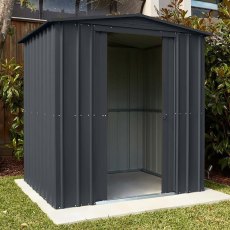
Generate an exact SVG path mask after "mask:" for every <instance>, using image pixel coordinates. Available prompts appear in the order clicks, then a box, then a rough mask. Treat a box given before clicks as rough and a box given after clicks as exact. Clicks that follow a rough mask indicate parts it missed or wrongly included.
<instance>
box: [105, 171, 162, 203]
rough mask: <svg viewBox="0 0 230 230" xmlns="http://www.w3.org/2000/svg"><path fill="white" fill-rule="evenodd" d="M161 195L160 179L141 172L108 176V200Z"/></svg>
mask: <svg viewBox="0 0 230 230" xmlns="http://www.w3.org/2000/svg"><path fill="white" fill-rule="evenodd" d="M160 193H161V178H160V177H157V176H153V175H151V174H148V173H144V172H141V171H138V172H127V173H114V174H109V175H108V197H107V199H108V200H114V199H124V198H128V197H137V196H142V195H150V194H160Z"/></svg>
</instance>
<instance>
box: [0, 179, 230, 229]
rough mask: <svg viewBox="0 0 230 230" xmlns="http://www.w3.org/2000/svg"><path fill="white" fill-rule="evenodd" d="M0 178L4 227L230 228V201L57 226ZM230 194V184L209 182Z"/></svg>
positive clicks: (0, 226) (0, 225) (0, 214)
mask: <svg viewBox="0 0 230 230" xmlns="http://www.w3.org/2000/svg"><path fill="white" fill-rule="evenodd" d="M16 178H18V177H2V178H1V177H0V229H1V230H5V229H10V230H13V229H21V228H25V229H26V228H27V229H39V230H40V229H47V230H49V229H119V230H120V229H138V230H140V229H144V230H146V229H183V230H187V229H208V230H209V229H221V230H224V229H228V230H229V229H230V201H225V202H221V203H218V204H212V205H199V206H194V207H190V208H179V209H172V210H163V211H158V212H152V213H144V214H140V215H132V216H126V217H121V218H110V219H106V220H98V221H91V222H83V223H80V224H74V225H68V226H55V225H54V224H53V223H52V222H51V221H50V220H49V219H48V218H47V217H46V215H45V214H43V213H42V211H40V209H39V208H38V206H37V205H36V204H34V203H33V202H31V201H30V200H29V198H27V196H26V195H25V194H24V193H23V192H22V191H21V190H20V188H18V187H17V185H16V184H15V183H14V179H16ZM206 186H207V187H209V188H212V189H215V190H218V191H221V192H225V193H228V194H230V187H229V186H224V185H218V184H215V183H212V182H206Z"/></svg>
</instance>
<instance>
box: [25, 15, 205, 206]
mask: <svg viewBox="0 0 230 230" xmlns="http://www.w3.org/2000/svg"><path fill="white" fill-rule="evenodd" d="M94 23H95V24H96V25H95V24H94ZM124 24H125V26H126V27H128V28H125V27H123V25H124ZM108 25H111V26H108ZM133 28H135V29H134V30H133ZM159 28H160V29H161V30H163V32H161V31H158V29H159ZM143 29H145V30H143ZM154 29H155V30H154ZM126 30H127V31H128V32H129V33H135V34H142V33H143V34H145V35H146V34H148V35H150V34H152V32H153V34H154V35H157V36H160V37H163V42H162V50H163V52H162V54H163V56H162V65H163V67H162V77H163V83H162V84H163V87H162V89H163V98H162V101H163V103H162V102H161V99H160V85H161V83H160V81H157V82H155V81H154V80H153V82H151V79H152V78H151V75H152V74H153V72H152V70H153V68H144V69H145V70H143V72H142V74H140V75H139V71H140V70H138V68H140V69H141V68H142V67H141V65H140V66H139V64H138V65H135V64H136V63H137V61H138V55H134V56H135V58H133V60H132V59H129V62H131V63H130V67H132V69H131V70H128V72H130V73H129V74H130V76H135V77H134V81H129V80H127V77H126V75H128V73H127V72H126V73H125V76H124V77H123V78H119V79H118V80H119V81H118V82H117V83H113V84H111V86H113V85H114V86H116V84H117V87H118V86H119V87H118V88H119V90H122V89H123V86H125V85H127V86H128V87H129V91H128V92H126V93H125V92H119V94H118V95H119V97H120V96H123V97H124V98H126V97H129V98H132V100H130V99H129V100H128V99H127V100H126V99H125V100H123V99H122V98H120V99H119V100H118V99H116V100H117V102H119V104H118V105H119V106H120V105H122V106H123V105H124V106H125V109H127V107H126V106H128V105H129V106H130V108H132V106H134V105H135V106H141V103H140V104H138V103H139V102H140V101H141V100H142V98H143V97H144V94H143V95H142V92H141V89H140V88H142V83H141V84H140V85H138V76H139V77H142V76H144V75H145V74H146V76H147V75H149V78H148V79H146V81H147V80H148V84H147V86H148V87H147V88H145V90H146V91H147V92H148V94H147V95H148V96H147V100H146V101H145V100H144V101H145V103H144V106H146V107H145V108H148V109H149V107H150V104H151V105H152V107H150V109H153V110H156V111H155V113H154V114H153V115H150V114H148V115H146V114H145V115H143V116H144V118H143V123H145V122H146V126H148V129H147V128H146V132H144V133H145V134H146V137H147V136H148V137H149V140H148V139H147V138H146V137H144V135H141V136H138V135H139V134H140V132H139V131H138V132H137V129H139V130H141V132H142V128H143V126H144V127H145V124H144V125H142V123H141V122H137V123H138V126H139V127H137V126H132V127H133V128H131V129H130V127H129V128H128V127H127V129H128V132H129V133H130V134H132V136H131V135H130V136H131V137H129V138H126V139H125V138H124V139H123V140H121V141H124V142H126V141H127V142H130V139H131V140H132V142H133V143H134V142H135V140H137V139H139V141H137V143H139V142H142V141H143V140H142V139H144V140H147V141H146V143H147V144H145V146H147V147H146V149H149V152H150V151H153V148H154V149H155V150H156V153H160V152H161V151H162V162H163V164H162V166H163V168H162V169H161V168H160V166H159V165H160V162H158V163H159V165H155V164H154V163H155V162H156V161H158V160H159V159H157V160H156V156H155V155H154V157H153V158H152V159H150V158H149V159H148V157H146V158H145V159H144V160H143V161H142V162H141V161H139V158H138V156H139V155H138V152H139V151H137V149H136V148H137V147H134V145H133V149H131V148H130V147H129V148H130V150H131V152H132V154H133V156H135V157H134V158H133V159H132V160H129V162H128V160H127V161H126V163H125V166H123V165H122V167H124V168H127V167H126V166H127V162H128V165H129V166H131V168H132V167H133V168H134V166H135V167H139V166H140V165H141V163H142V164H143V163H144V162H146V166H145V167H146V168H147V169H151V170H152V169H154V171H155V172H159V173H160V172H161V173H162V191H163V193H165V192H173V191H175V192H176V193H184V192H191V191H201V190H203V189H204V184H203V177H204V88H203V85H204V56H203V55H204V47H203V45H204V37H203V36H201V35H200V34H196V33H194V34H192V33H191V34H190V31H188V32H187V30H185V29H183V28H178V27H173V26H171V25H166V24H164V23H158V22H152V19H151V23H150V21H149V19H145V18H140V19H137V18H135V17H134V19H132V18H128V19H123V18H120V19H119V20H115V19H106V20H101V21H100V20H99V19H95V21H94V20H92V21H91V22H90V21H87V23H82V24H81V23H76V22H56V23H54V24H51V25H49V26H48V27H47V28H45V29H43V30H40V32H39V33H37V34H35V35H33V37H32V38H30V39H29V40H28V41H26V50H25V60H26V65H25V179H26V181H27V182H28V183H29V184H30V185H31V186H32V187H33V188H34V189H35V190H36V191H37V192H39V193H40V194H41V195H42V196H43V197H44V198H46V199H47V201H48V202H49V203H51V204H52V205H53V206H54V207H56V208H59V207H60V208H64V207H73V206H79V205H88V204H94V203H95V202H96V201H100V200H105V199H106V197H107V181H106V179H107V143H108V142H107V138H108V137H107V112H108V110H107V109H108V106H107V105H108V104H107V31H109V32H113V33H115V32H116V33H122V32H123V33H124V32H125V33H127V31H126ZM177 30H178V31H177ZM164 31H166V33H164ZM170 31H171V32H172V31H174V32H173V33H171V32H170ZM132 52H134V53H135V52H136V50H134V51H132ZM148 52H149V53H148ZM148 52H147V53H146V54H145V56H146V58H147V57H149V62H150V63H151V64H152V65H153V67H154V65H156V66H158V65H159V63H158V62H154V63H153V62H151V60H150V59H151V58H153V57H154V55H155V54H153V52H151V50H149V51H148ZM156 52H160V49H159V50H158V51H156ZM152 55H153V57H152ZM157 55H159V56H160V53H158V54H157ZM124 57H125V55H124ZM121 60H123V59H121ZM157 60H158V61H159V59H157ZM123 61H124V60H123ZM132 62H133V63H132ZM118 63H119V62H118ZM145 63H147V61H146V62H145ZM138 66H139V67H138ZM149 66H150V65H149ZM137 67H138V68H137ZM115 71H117V73H118V74H122V73H120V72H119V71H120V70H119V69H115V70H114V71H113V72H115ZM126 71H127V69H126ZM109 72H110V71H109ZM140 72H141V71H140ZM158 73H159V74H160V73H161V71H160V69H158ZM154 75H155V72H154ZM156 75H157V76H158V74H156ZM144 79H145V78H144V77H143V80H144ZM127 81H128V83H127ZM109 84H110V83H109ZM143 86H144V83H143ZM109 87H110V86H109ZM112 90H113V89H112ZM137 91H138V92H139V93H136V92H137ZM111 92H112V91H111ZM151 93H152V94H153V95H151ZM158 94H159V95H158ZM156 98H158V99H157V100H155V99H156ZM121 99H122V100H121ZM150 99H152V100H153V101H151V100H150ZM116 100H115V102H116ZM139 100H140V101H139ZM126 101H129V102H130V103H129V104H127V102H126ZM137 102H138V103H137ZM161 104H162V106H163V108H161V107H160V105H161ZM129 106H128V108H129ZM117 108H119V109H120V108H121V107H117ZM117 108H115V109H117ZM111 109H113V108H111ZM161 109H163V116H162V117H163V122H162V123H163V141H162V147H163V149H162V150H161V148H160V146H161V144H160V136H161V135H162V134H161V132H160V130H161V127H160V124H161V119H162V118H161V117H160V112H161ZM145 113H147V112H145ZM138 114H139V113H138V112H136V113H134V114H131V113H129V117H130V118H129V123H135V121H137V120H138V119H140V120H142V118H141V116H142V115H141V116H140V118H138V116H139V115H138ZM114 116H115V115H114ZM116 116H118V115H116ZM119 116H121V115H119ZM109 119H110V118H109ZM116 119H118V118H116ZM116 119H115V118H114V120H116ZM119 119H120V118H119ZM121 120H123V118H122V119H121ZM123 121H124V120H123ZM115 123H116V122H115V121H114V122H112V124H114V126H116V127H115V128H117V127H118V124H117V125H115ZM126 123H128V122H125V124H123V125H122V126H121V125H119V127H120V128H124V127H125V126H126ZM109 125H111V122H110V123H109ZM158 128H159V131H156V130H158ZM151 132H152V134H151V135H152V137H153V138H151V137H150V136H149V134H150V133H151ZM125 136H126V135H125ZM154 137H155V142H154ZM152 140H153V141H152ZM123 144H124V143H123ZM124 146H125V144H124ZM126 146H127V145H126ZM126 148H128V147H126ZM124 149H125V147H124ZM128 152H130V151H128ZM126 156H127V155H126ZM130 159H131V158H130ZM153 159H154V160H153ZM152 160H153V161H152ZM109 162H110V161H109ZM149 162H151V163H150V164H147V163H149ZM110 166H111V165H110ZM119 167H120V166H119ZM154 167H155V168H154Z"/></svg>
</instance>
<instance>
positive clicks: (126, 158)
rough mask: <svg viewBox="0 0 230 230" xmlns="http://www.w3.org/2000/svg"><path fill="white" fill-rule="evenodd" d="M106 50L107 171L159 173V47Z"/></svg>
mask: <svg viewBox="0 0 230 230" xmlns="http://www.w3.org/2000/svg"><path fill="white" fill-rule="evenodd" d="M108 53H109V56H108V98H109V100H108V112H109V115H108V171H110V172H116V171H129V170H146V171H149V172H153V173H156V174H161V156H162V148H161V146H162V131H161V129H162V121H161V117H162V80H161V76H162V74H161V66H162V58H161V56H162V55H161V47H158V48H152V49H147V50H146V49H143V50H142V49H136V48H124V47H123V48H117V47H110V48H109V50H108Z"/></svg>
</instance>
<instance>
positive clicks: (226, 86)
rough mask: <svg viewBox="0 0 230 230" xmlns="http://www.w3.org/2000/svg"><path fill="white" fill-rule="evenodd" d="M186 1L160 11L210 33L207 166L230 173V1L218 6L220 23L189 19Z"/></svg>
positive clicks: (207, 18)
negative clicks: (183, 5)
mask: <svg viewBox="0 0 230 230" xmlns="http://www.w3.org/2000/svg"><path fill="white" fill-rule="evenodd" d="M182 2H183V0H173V1H172V2H171V4H170V5H168V8H164V9H161V10H160V11H158V14H159V16H160V17H161V18H162V19H163V20H167V21H171V22H174V23H177V24H183V25H185V26H189V27H192V28H194V29H199V30H204V31H209V32H211V33H213V35H212V36H210V37H207V39H206V61H205V63H206V64H205V65H206V81H205V89H206V135H205V136H206V164H210V163H212V164H213V163H214V164H215V163H216V162H218V164H219V165H220V167H221V169H222V170H223V169H224V168H228V169H230V20H229V19H230V0H224V1H223V3H222V4H220V5H219V10H218V20H217V19H214V18H212V15H213V12H212V11H210V12H209V14H207V15H204V18H198V17H197V16H191V17H186V13H187V12H186V11H184V10H182V9H181V8H180V5H181V3H182Z"/></svg>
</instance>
